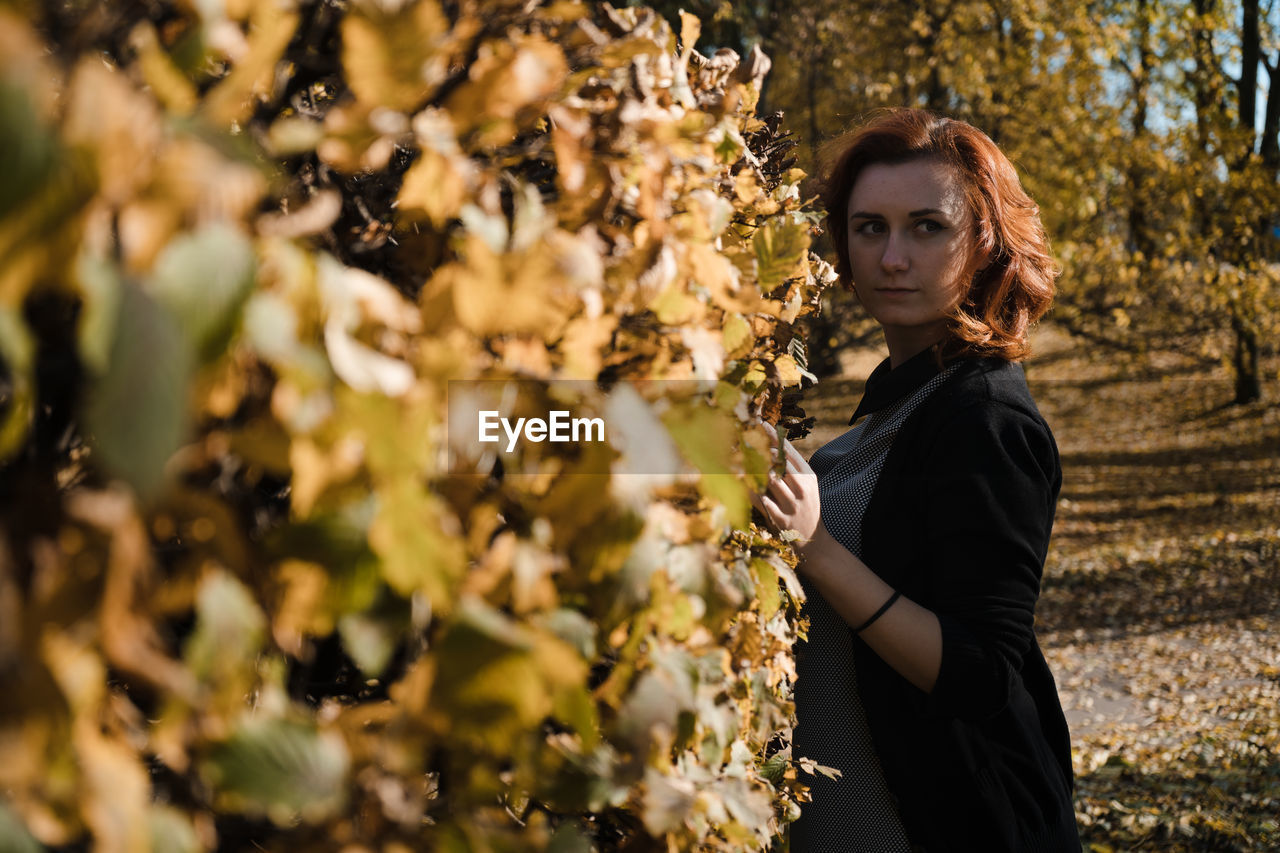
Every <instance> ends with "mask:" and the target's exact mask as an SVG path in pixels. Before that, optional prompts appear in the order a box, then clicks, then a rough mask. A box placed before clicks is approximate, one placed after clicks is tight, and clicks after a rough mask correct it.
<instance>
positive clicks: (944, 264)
mask: <svg viewBox="0 0 1280 853" xmlns="http://www.w3.org/2000/svg"><path fill="white" fill-rule="evenodd" d="M845 239H847V240H848V245H849V265H850V268H851V271H852V273H853V282H854V285H855V287H856V288H857V291H858V300H859V301H860V302H861V303H862V305H863V307H864V308H865V309H866V310H867V312H868V313H869V314H871V316H872V317H874V318H875V320H876V322H878V323H879V324H880V326H881V327H882V328H883V329H884V333H885V340H886V342H887V343H888V345H889V355H890V359H891V361H892V363H893V364H894V365H895V366H896V365H897V364H899V363H901V362H902V361H905V360H906V359H907V358H910V357H911V356H912V355H915V354H916V353H918V352H920V351H921V350H924V349H926V348H927V347H929V346H931V345H932V344H934V343H936V342H938V341H940V340H941V339H942V337H943V333H944V330H945V328H946V317H947V315H948V314H949V313H950V312H951V311H952V309H953V308H955V306H956V305H957V304H958V303H959V301H960V299H961V298H962V297H963V296H964V294H965V291H966V289H967V286H968V282H969V280H970V278H971V276H972V272H973V270H974V269H975V268H976V266H977V264H975V263H974V261H975V258H974V257H973V255H974V250H975V247H976V244H977V240H976V233H975V228H974V222H973V215H972V214H971V213H970V211H969V205H968V204H967V203H966V201H965V197H964V188H963V186H962V184H961V182H960V177H959V175H957V174H956V171H955V169H954V168H952V167H951V166H949V165H947V164H945V163H943V162H940V161H938V160H912V161H909V162H906V163H897V164H893V165H888V164H883V163H878V164H875V165H871V166H867V167H866V168H865V169H863V170H862V173H861V174H860V175H859V176H858V179H857V181H856V182H855V183H854V185H853V191H852V192H850V193H849V204H848V227H847V233H846V238H845Z"/></svg>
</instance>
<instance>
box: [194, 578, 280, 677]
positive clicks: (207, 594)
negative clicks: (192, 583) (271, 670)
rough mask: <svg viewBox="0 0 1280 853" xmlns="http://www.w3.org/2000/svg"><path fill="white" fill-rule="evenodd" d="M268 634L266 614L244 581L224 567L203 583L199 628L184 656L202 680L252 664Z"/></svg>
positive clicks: (197, 608) (199, 603)
mask: <svg viewBox="0 0 1280 853" xmlns="http://www.w3.org/2000/svg"><path fill="white" fill-rule="evenodd" d="M265 638H266V618H265V617H264V616H263V615H262V611H261V610H260V609H259V607H258V604H257V602H256V601H254V600H253V596H252V595H250V594H249V590H247V589H245V587H244V585H243V584H241V583H240V582H239V581H238V580H236V579H235V578H234V577H232V576H231V575H230V574H228V573H227V572H224V571H217V572H214V573H212V574H210V575H208V576H207V577H205V579H204V581H203V582H201V584H200V591H199V593H198V594H197V597H196V629H195V632H194V633H192V635H191V637H190V639H188V640H187V646H186V650H185V654H184V658H185V659H186V661H187V665H188V666H190V667H191V671H192V672H193V673H195V675H196V676H197V677H198V678H200V679H201V680H202V681H214V680H218V679H220V678H223V677H226V676H227V675H228V674H229V673H233V672H235V671H237V670H242V669H245V668H251V667H252V666H253V663H254V661H255V660H256V659H257V656H258V653H259V652H260V651H261V649H262V643H263V641H264V639H265Z"/></svg>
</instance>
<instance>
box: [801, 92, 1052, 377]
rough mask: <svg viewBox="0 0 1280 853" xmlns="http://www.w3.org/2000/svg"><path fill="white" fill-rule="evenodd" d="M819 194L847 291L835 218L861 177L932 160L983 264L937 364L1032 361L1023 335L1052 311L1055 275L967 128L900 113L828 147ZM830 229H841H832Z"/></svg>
mask: <svg viewBox="0 0 1280 853" xmlns="http://www.w3.org/2000/svg"><path fill="white" fill-rule="evenodd" d="M819 159H820V163H821V169H820V175H821V177H820V182H821V183H820V188H819V194H820V197H821V199H822V202H823V204H824V206H825V207H826V209H827V223H828V229H829V231H830V233H831V234H832V237H833V242H834V243H835V246H836V258H837V261H836V273H837V274H838V275H839V276H840V281H841V283H842V284H843V285H844V286H845V287H846V288H848V289H852V288H853V279H852V273H851V270H850V266H849V245H848V242H847V240H846V239H845V236H844V235H845V228H844V227H843V222H844V210H845V207H846V205H847V204H848V200H849V195H850V193H852V192H853V186H854V184H855V183H856V182H857V180H858V176H859V175H860V174H861V173H862V170H863V169H865V168H867V167H868V166H871V165H877V164H883V165H896V164H899V163H906V162H910V161H913V160H928V159H932V160H939V161H941V162H943V163H946V164H948V165H950V166H951V167H952V168H954V169H955V170H956V174H957V175H958V176H959V177H960V180H961V184H962V185H963V187H964V192H965V198H966V199H967V201H968V204H969V210H970V212H971V213H972V214H973V220H974V223H975V224H976V226H977V238H976V245H975V249H976V252H977V254H978V256H982V255H984V254H985V256H986V258H987V263H986V265H985V266H983V267H982V268H981V269H979V270H978V271H977V272H976V273H974V276H973V280H972V282H971V283H970V285H969V290H968V292H967V293H966V294H965V295H964V296H963V297H962V298H961V300H960V303H959V305H958V306H957V307H956V309H955V310H954V311H953V312H952V316H951V317H950V318H949V320H948V324H947V332H948V334H947V338H946V340H944V341H943V344H942V347H941V350H940V355H941V357H942V358H944V359H949V358H955V357H958V356H961V355H983V356H996V357H999V358H1003V359H1006V360H1008V361H1018V360H1020V359H1023V358H1026V357H1027V355H1028V354H1029V353H1030V352H1031V346H1030V344H1029V342H1028V340H1027V334H1028V331H1029V329H1030V326H1031V324H1032V323H1034V322H1035V321H1036V320H1038V319H1040V318H1041V317H1042V316H1044V313H1045V312H1046V311H1048V310H1049V305H1050V304H1051V303H1052V302H1053V291H1054V280H1055V279H1056V278H1057V277H1058V273H1059V268H1058V265H1057V263H1055V261H1054V260H1053V258H1052V256H1050V254H1049V241H1048V238H1047V237H1046V236H1045V233H1044V226H1043V225H1042V224H1041V222H1040V208H1039V207H1037V206H1036V203H1035V202H1034V201H1032V200H1031V197H1030V196H1028V195H1027V193H1026V191H1025V190H1023V188H1022V184H1021V183H1020V182H1019V180H1018V173H1017V172H1016V171H1015V170H1014V168H1013V164H1012V163H1010V162H1009V158H1008V157H1006V156H1005V155H1004V153H1003V152H1002V151H1001V150H1000V149H999V148H998V147H996V144H995V143H994V142H992V141H991V140H990V139H989V138H988V137H987V135H986V134H984V133H983V132H982V131H980V130H978V129H977V128H975V127H973V126H972V125H970V124H966V123H965V122H963V121H957V120H955V119H949V118H944V117H942V116H939V115H935V114H934V113H931V112H929V111H927V110H920V109H911V108H899V109H892V110H887V111H883V112H881V113H879V114H877V115H876V116H875V117H873V118H872V119H871V121H869V122H868V123H867V124H864V125H862V126H861V127H859V128H857V129H855V130H852V131H849V132H847V133H845V134H843V135H841V136H839V137H836V138H835V139H833V140H831V141H830V142H829V143H827V144H826V145H825V146H823V149H822V151H821V153H820V155H819ZM837 222H839V223H840V227H833V226H834V225H835V223H837Z"/></svg>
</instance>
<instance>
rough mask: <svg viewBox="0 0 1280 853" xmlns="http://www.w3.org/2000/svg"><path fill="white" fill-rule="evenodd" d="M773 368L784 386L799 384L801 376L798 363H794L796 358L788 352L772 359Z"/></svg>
mask: <svg viewBox="0 0 1280 853" xmlns="http://www.w3.org/2000/svg"><path fill="white" fill-rule="evenodd" d="M773 369H774V370H775V371H776V372H777V376H778V379H779V380H780V381H781V382H782V384H783V386H784V387H786V386H790V385H799V384H800V380H801V378H802V376H803V374H802V373H801V371H800V365H798V364H796V360H795V359H794V358H793V357H792V356H791V355H790V354H789V353H783V354H782V355H780V356H778V357H777V358H776V359H774V361H773Z"/></svg>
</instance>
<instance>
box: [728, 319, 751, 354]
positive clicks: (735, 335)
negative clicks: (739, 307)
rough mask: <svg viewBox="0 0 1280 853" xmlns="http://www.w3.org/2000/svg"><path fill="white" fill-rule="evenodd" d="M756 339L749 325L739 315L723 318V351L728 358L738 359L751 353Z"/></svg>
mask: <svg viewBox="0 0 1280 853" xmlns="http://www.w3.org/2000/svg"><path fill="white" fill-rule="evenodd" d="M755 343H756V338H755V335H753V334H752V333H751V324H750V323H748V322H747V321H746V318H744V317H743V316H742V315H741V314H733V313H728V314H725V318H724V349H725V354H726V355H727V356H728V357H729V358H739V357H741V356H744V355H746V354H747V353H749V352H751V348H752V347H754V346H755Z"/></svg>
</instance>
